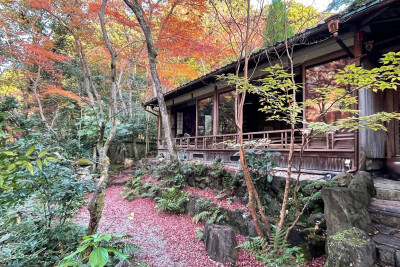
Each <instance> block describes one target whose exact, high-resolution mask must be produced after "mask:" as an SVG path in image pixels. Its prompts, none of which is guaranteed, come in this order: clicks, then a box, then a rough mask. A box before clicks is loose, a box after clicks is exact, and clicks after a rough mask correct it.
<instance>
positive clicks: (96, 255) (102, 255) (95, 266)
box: [89, 247, 109, 267]
mask: <svg viewBox="0 0 400 267" xmlns="http://www.w3.org/2000/svg"><path fill="white" fill-rule="evenodd" d="M108 259H109V256H108V251H107V249H105V248H101V247H98V248H95V249H93V251H92V252H91V253H90V255H89V263H90V266H91V267H103V266H105V265H106V264H107V262H108Z"/></svg>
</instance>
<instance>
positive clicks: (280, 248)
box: [238, 225, 304, 267]
mask: <svg viewBox="0 0 400 267" xmlns="http://www.w3.org/2000/svg"><path fill="white" fill-rule="evenodd" d="M272 227H273V231H272V234H271V236H270V239H269V242H268V243H267V242H266V240H265V239H264V238H260V237H253V238H250V239H249V240H248V241H245V242H243V243H242V244H240V245H239V246H238V247H239V248H243V249H245V250H246V251H248V252H249V254H250V255H252V256H256V258H257V259H258V260H261V261H262V262H263V263H264V264H265V265H266V266H271V267H275V266H276V267H278V266H296V265H297V264H299V263H301V262H303V261H304V259H303V256H304V255H303V254H302V253H300V248H299V247H292V248H290V247H289V244H288V243H287V241H286V239H285V235H286V230H285V229H280V228H279V227H277V226H275V225H272Z"/></svg>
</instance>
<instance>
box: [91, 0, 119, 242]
mask: <svg viewBox="0 0 400 267" xmlns="http://www.w3.org/2000/svg"><path fill="white" fill-rule="evenodd" d="M106 4H107V0H102V5H101V9H100V10H99V12H98V16H99V19H100V25H101V30H102V33H103V38H104V41H105V43H106V46H107V49H108V51H109V53H110V56H111V64H110V65H111V81H112V83H111V91H110V95H111V103H110V112H111V114H110V118H109V119H110V121H111V129H110V133H109V135H108V137H107V139H106V141H105V142H104V141H103V140H104V133H105V128H106V124H105V123H104V122H103V123H102V125H101V128H100V138H99V142H98V143H97V151H98V153H99V164H100V180H99V182H98V183H97V186H96V190H95V192H94V193H93V196H92V199H91V200H90V202H89V205H88V210H89V214H90V220H89V226H88V230H87V234H88V235H90V234H94V233H96V232H97V228H98V227H99V222H100V219H101V216H102V213H103V208H104V200H105V197H106V187H107V184H108V178H109V177H108V168H109V166H110V159H109V158H108V157H107V152H108V149H109V147H110V144H111V141H112V140H113V138H114V136H115V132H116V129H117V126H116V117H115V116H116V115H117V81H116V56H117V55H116V53H115V51H114V49H113V47H112V45H111V42H110V39H109V38H108V34H107V31H106V26H105V19H104V12H105V8H106ZM99 105H101V103H99Z"/></svg>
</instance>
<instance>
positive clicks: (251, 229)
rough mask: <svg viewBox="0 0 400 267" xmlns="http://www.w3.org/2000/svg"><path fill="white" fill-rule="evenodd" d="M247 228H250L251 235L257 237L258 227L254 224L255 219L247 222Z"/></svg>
mask: <svg viewBox="0 0 400 267" xmlns="http://www.w3.org/2000/svg"><path fill="white" fill-rule="evenodd" d="M247 228H248V229H249V237H257V236H258V234H257V231H256V227H255V226H254V223H253V221H249V222H248V223H247Z"/></svg>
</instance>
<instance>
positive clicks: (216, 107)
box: [213, 85, 219, 135]
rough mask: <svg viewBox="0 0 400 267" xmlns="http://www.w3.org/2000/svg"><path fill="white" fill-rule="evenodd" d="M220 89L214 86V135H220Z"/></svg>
mask: <svg viewBox="0 0 400 267" xmlns="http://www.w3.org/2000/svg"><path fill="white" fill-rule="evenodd" d="M217 90H218V88H217V85H215V86H214V113H213V115H214V120H213V135H218V120H219V118H218V116H219V114H218V113H219V112H218V106H219V99H218V92H217Z"/></svg>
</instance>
